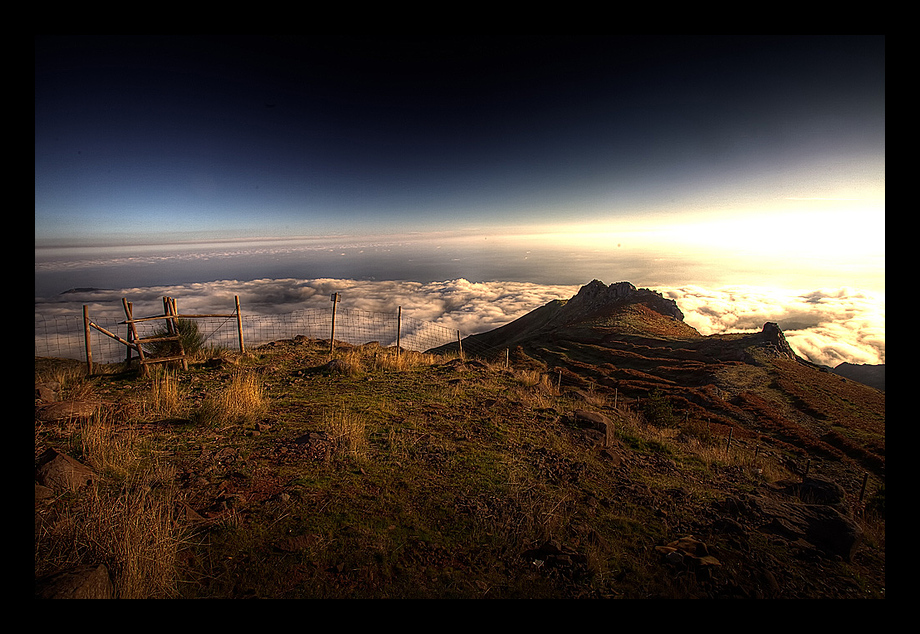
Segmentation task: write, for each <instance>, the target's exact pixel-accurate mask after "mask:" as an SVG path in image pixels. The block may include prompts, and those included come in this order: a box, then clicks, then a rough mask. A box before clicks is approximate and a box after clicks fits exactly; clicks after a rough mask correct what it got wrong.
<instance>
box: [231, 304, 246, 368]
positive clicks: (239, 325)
mask: <svg viewBox="0 0 920 634" xmlns="http://www.w3.org/2000/svg"><path fill="white" fill-rule="evenodd" d="M234 299H235V300H236V330H237V333H238V334H239V339H240V353H241V354H242V353H245V352H246V348H245V347H244V346H243V316H242V315H241V314H240V296H239V295H234Z"/></svg>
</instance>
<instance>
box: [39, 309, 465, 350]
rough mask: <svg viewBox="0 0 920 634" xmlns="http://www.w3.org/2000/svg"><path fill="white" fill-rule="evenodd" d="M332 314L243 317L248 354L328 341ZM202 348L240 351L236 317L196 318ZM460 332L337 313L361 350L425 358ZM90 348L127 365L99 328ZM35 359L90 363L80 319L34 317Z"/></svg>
mask: <svg viewBox="0 0 920 634" xmlns="http://www.w3.org/2000/svg"><path fill="white" fill-rule="evenodd" d="M90 319H92V321H93V323H95V324H96V325H98V326H101V327H102V328H104V329H106V330H108V331H109V332H111V333H113V334H115V335H117V336H119V337H121V338H122V339H125V340H129V339H130V337H129V332H128V324H126V323H124V320H118V319H115V318H109V319H93V318H92V316H91V315H90ZM332 319H333V313H332V311H331V310H323V309H305V310H299V311H295V312H292V313H285V314H277V315H243V317H242V319H241V322H242V333H243V341H244V344H245V346H246V348H247V349H249V348H250V347H254V346H258V345H261V344H263V343H268V342H270V341H279V340H282V339H292V338H293V337H295V336H298V335H302V336H306V337H310V338H314V339H325V340H328V339H329V338H330V336H331V335H332ZM194 320H195V322H196V325H197V326H198V333H199V335H200V337H201V341H202V346H203V347H206V348H226V349H231V350H233V349H239V329H238V326H237V319H236V315H230V316H228V317H195V318H194ZM162 327H163V323H162V322H161V321H149V322H139V323H136V328H137V336H138V338H145V337H151V336H153V335H154V334H155V333H156V332H157V330H158V329H159V328H162ZM459 336H460V335H459V334H458V332H457V331H456V330H452V329H450V328H446V327H444V326H441V325H438V324H435V323H432V322H428V321H423V320H420V319H415V318H412V317H407V316H405V315H400V314H396V313H393V314H390V313H376V312H371V311H365V310H360V309H355V308H342V307H339V308H338V309H337V310H336V312H335V340H336V341H341V342H345V343H350V344H355V345H360V344H364V343H370V342H374V341H376V342H378V343H379V344H380V345H382V346H394V345H396V344H397V339H398V340H399V345H400V347H401V348H403V349H406V350H415V351H418V352H424V351H426V350H430V349H432V348H436V347H439V346H443V345H445V344H450V343H456V342H457V341H458V337H459ZM90 346H91V350H92V355H93V361H94V362H96V363H118V362H120V361H124V360H125V358H126V356H127V353H128V348H127V346H125V345H124V344H122V343H119V342H118V341H116V340H115V339H112V338H111V337H109V336H107V335H104V334H103V333H101V332H99V331H98V330H96V329H95V328H91V329H90ZM35 356H37V357H59V358H65V359H78V360H82V361H85V360H86V342H85V333H84V322H83V316H82V315H50V316H49V315H42V314H39V313H36V314H35Z"/></svg>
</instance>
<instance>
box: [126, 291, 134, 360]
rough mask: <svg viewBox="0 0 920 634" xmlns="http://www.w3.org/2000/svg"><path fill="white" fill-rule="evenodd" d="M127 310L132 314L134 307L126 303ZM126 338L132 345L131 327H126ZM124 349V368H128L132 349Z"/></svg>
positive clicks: (127, 347)
mask: <svg viewBox="0 0 920 634" xmlns="http://www.w3.org/2000/svg"><path fill="white" fill-rule="evenodd" d="M128 308H129V309H130V310H131V312H132V313H133V312H134V305H133V304H132V303H131V302H128ZM127 337H128V341H130V342H131V343H134V338H133V337H132V336H131V327H130V326H128V334H127ZM125 349H126V352H125V367H126V368H127V367H129V366H130V364H131V350H132V349H133V348H132V347H131V346H125Z"/></svg>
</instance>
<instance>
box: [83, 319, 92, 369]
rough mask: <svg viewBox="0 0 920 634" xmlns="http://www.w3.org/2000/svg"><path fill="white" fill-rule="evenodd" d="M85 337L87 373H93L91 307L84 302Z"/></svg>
mask: <svg viewBox="0 0 920 634" xmlns="http://www.w3.org/2000/svg"><path fill="white" fill-rule="evenodd" d="M83 337H84V339H85V341H86V343H85V344H84V345H85V347H86V373H87V374H89V375H91V376H92V374H93V346H92V344H91V343H90V328H89V309H88V308H87V306H86V304H83Z"/></svg>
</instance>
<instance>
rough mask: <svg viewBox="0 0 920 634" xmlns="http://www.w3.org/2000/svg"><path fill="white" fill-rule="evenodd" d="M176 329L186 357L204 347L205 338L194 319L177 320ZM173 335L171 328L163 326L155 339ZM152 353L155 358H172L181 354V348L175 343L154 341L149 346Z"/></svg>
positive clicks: (156, 333)
mask: <svg viewBox="0 0 920 634" xmlns="http://www.w3.org/2000/svg"><path fill="white" fill-rule="evenodd" d="M176 328H177V329H178V331H179V340H180V341H181V343H182V349H183V350H184V351H185V354H186V355H191V354H195V353H196V352H198V351H199V350H201V348H202V347H203V346H204V336H203V335H202V334H201V332H200V331H199V330H198V324H197V323H196V322H195V320H194V319H177V320H176ZM171 334H172V333H171V332H170V331H169V326H167V325H166V324H164V325H162V326H161V327H160V328H159V329H158V330H157V331H156V332H154V334H153V336H154V337H168V336H170V335H171ZM148 348H149V349H150V352H151V353H152V355H153V356H155V357H170V356H174V355H177V354H179V346H178V344H177V343H176V342H175V341H154V342H152V343H151V344H149V345H148Z"/></svg>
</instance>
